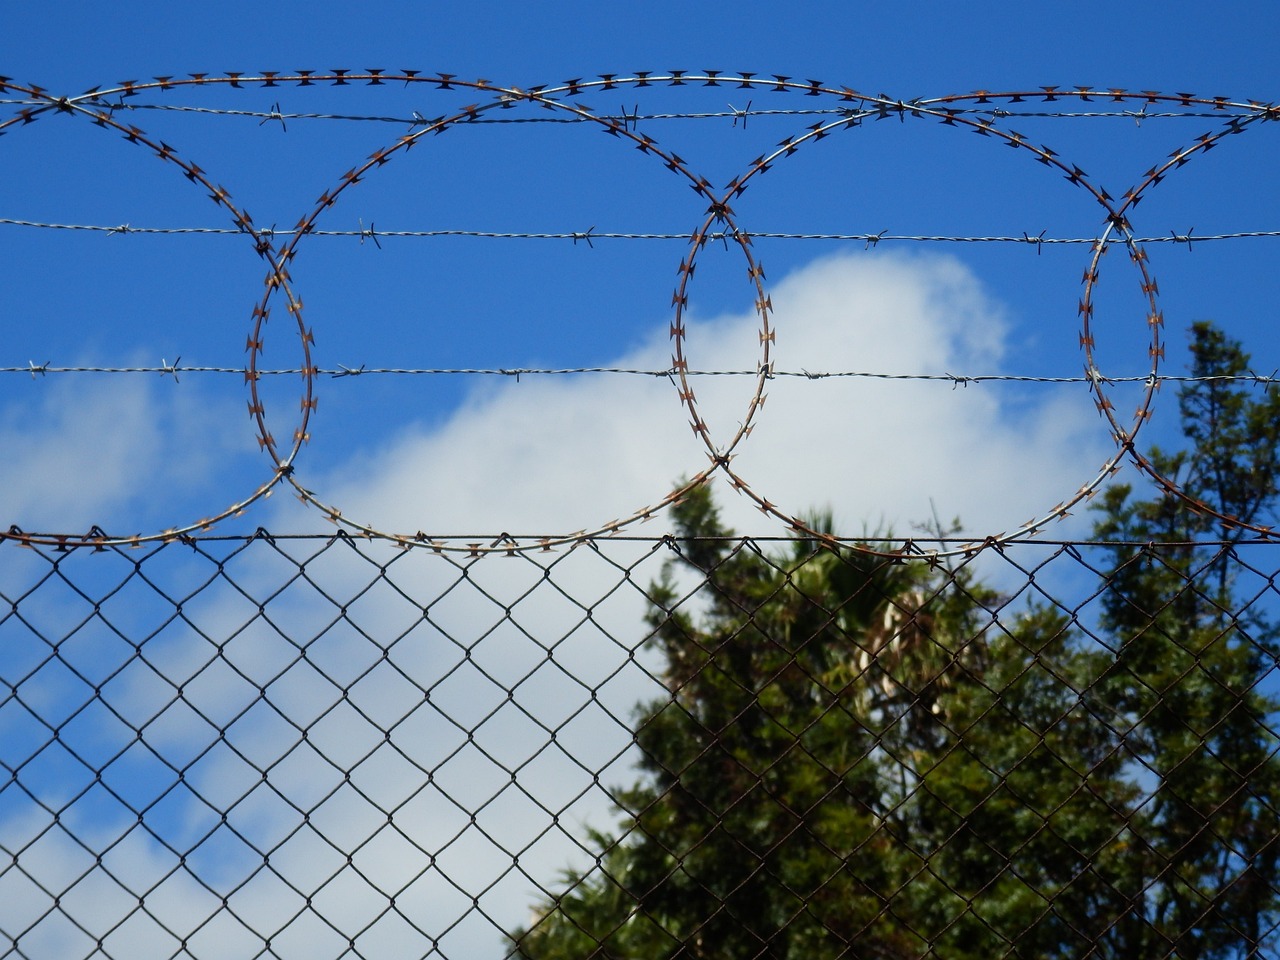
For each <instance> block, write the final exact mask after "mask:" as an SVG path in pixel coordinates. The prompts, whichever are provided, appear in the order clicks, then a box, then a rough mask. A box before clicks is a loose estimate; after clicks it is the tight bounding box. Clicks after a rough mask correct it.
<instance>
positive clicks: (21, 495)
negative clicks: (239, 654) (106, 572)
mask: <svg viewBox="0 0 1280 960" xmlns="http://www.w3.org/2000/svg"><path fill="white" fill-rule="evenodd" d="M127 362H128V361H126V363H127ZM88 376H89V375H77V379H76V381H75V382H72V381H71V380H70V379H68V378H57V379H51V380H50V381H49V382H47V383H46V382H40V383H38V384H37V385H36V386H37V389H38V391H39V392H38V394H37V395H36V396H34V397H24V396H22V395H20V394H16V393H15V394H11V395H10V396H11V397H12V399H11V400H10V402H8V403H7V404H5V406H4V407H3V408H2V409H0V449H3V450H4V456H3V457H0V491H3V493H2V494H0V503H2V504H3V511H4V513H3V522H4V524H5V526H6V527H7V526H8V525H9V524H11V523H16V524H17V525H18V526H20V527H22V528H23V529H26V530H38V531H56V532H70V533H80V532H83V531H85V530H87V529H88V528H89V526H90V525H92V524H98V525H99V526H101V527H103V528H104V529H106V530H107V531H108V532H111V533H124V534H125V535H127V534H132V533H135V532H140V531H141V532H146V533H151V532H153V529H159V528H160V527H161V525H164V526H174V525H177V524H178V523H183V524H185V523H191V522H194V521H196V520H198V519H199V518H200V517H201V516H203V515H207V514H209V513H212V512H214V509H215V508H216V509H222V508H225V507H226V506H227V505H228V504H229V503H231V502H233V501H235V500H237V499H241V498H243V497H245V496H247V495H248V494H249V493H250V492H251V491H252V489H253V486H252V485H250V486H249V487H248V488H247V489H243V490H228V489H227V478H228V477H229V476H234V475H235V473H234V471H233V470H232V469H231V464H230V463H229V462H228V458H229V457H232V456H244V455H245V454H249V453H256V445H255V444H254V443H253V435H252V431H250V430H247V429H245V428H244V423H245V422H247V421H245V419H244V417H243V414H242V412H241V411H243V409H244V405H243V404H244V401H243V398H241V397H239V396H236V397H235V398H234V400H230V401H224V400H222V399H219V398H215V397H212V396H211V395H210V393H209V392H208V391H206V390H205V389H203V388H202V387H201V386H200V385H199V384H197V383H189V382H184V383H182V384H181V385H175V384H173V383H172V382H164V383H161V382H157V381H156V380H152V379H143V378H142V377H140V376H132V377H124V376H111V377H110V379H104V378H95V379H86V378H87V377H88ZM51 377H52V375H51ZM231 410H234V412H235V414H236V416H235V419H234V420H232V419H231V418H230V417H229V416H227V415H226V413H227V412H228V411H231ZM258 472H259V473H261V470H259V471H258ZM256 482H260V481H254V483H256ZM193 502H195V503H198V504H199V505H198V506H195V507H193V506H191V504H192V503H193ZM195 510H203V511H204V513H203V514H201V513H194V512H192V511H195ZM148 523H150V524H152V525H153V529H148V528H147V524H148Z"/></svg>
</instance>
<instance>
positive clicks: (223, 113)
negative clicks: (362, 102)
mask: <svg viewBox="0 0 1280 960" xmlns="http://www.w3.org/2000/svg"><path fill="white" fill-rule="evenodd" d="M85 102H86V103H95V104H96V105H98V106H101V107H104V108H106V109H107V110H110V111H116V110H158V111H167V112H173V113H195V114H202V115H206V116H217V117H246V118H248V119H251V120H260V121H263V122H265V121H269V120H275V121H281V122H282V121H285V120H340V121H352V122H363V123H394V124H398V125H404V126H409V127H415V126H423V125H427V124H430V123H431V122H433V121H432V120H430V119H428V118H427V117H425V116H424V115H422V114H421V113H416V114H415V115H414V116H409V117H394V116H385V115H378V114H352V113H314V112H310V113H285V112H283V111H281V110H278V109H277V110H234V109H227V108H221V107H197V106H191V105H186V104H175V103H127V102H124V101H123V100H122V101H95V100H93V99H92V98H89V99H87V100H86V101H85ZM0 104H13V105H15V106H48V105H49V102H48V101H47V100H33V99H30V98H6V99H0ZM624 110H625V107H624ZM863 112H865V108H863V109H860V110H854V109H850V108H848V107H808V108H805V107H791V108H787V107H780V108H758V109H752V108H750V107H746V108H742V109H739V108H736V107H734V106H733V105H732V104H730V105H729V109H727V110H709V111H699V112H694V111H676V112H670V113H639V112H636V113H625V112H623V113H618V114H605V113H602V114H596V115H595V116H596V117H597V118H598V119H600V120H613V121H616V122H619V123H637V122H639V121H642V120H643V121H649V120H743V121H746V120H747V119H748V118H750V117H815V116H836V117H840V116H852V115H855V114H858V113H863ZM946 112H947V113H948V114H950V115H952V116H961V115H967V116H989V117H993V118H997V119H1005V118H1011V117H1012V118H1023V117H1026V118H1036V119H1053V120H1085V119H1121V120H1134V121H1136V122H1141V121H1143V120H1173V119H1200V120H1221V119H1223V118H1226V117H1231V116H1236V115H1244V116H1248V115H1251V114H1252V113H1253V112H1254V111H1249V110H1244V109H1240V108H1236V109H1235V110H1195V111H1183V112H1178V111H1150V112H1148V111H1145V110H1009V109H1007V108H1002V107H996V108H990V107H987V108H983V107H950V108H947V110H946ZM459 122H460V123H465V124H477V125H478V124H503V123H571V124H572V123H588V122H592V121H589V120H588V119H587V118H585V117H565V116H535V117H489V116H476V117H471V118H467V119H465V120H462V121H459Z"/></svg>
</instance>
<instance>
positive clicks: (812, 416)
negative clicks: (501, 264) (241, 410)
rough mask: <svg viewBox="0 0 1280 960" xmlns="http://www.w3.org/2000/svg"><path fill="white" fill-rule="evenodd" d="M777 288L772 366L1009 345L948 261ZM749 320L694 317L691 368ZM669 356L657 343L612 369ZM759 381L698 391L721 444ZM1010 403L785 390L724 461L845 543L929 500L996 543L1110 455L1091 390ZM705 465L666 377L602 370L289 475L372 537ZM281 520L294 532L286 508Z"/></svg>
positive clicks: (588, 507)
mask: <svg viewBox="0 0 1280 960" xmlns="http://www.w3.org/2000/svg"><path fill="white" fill-rule="evenodd" d="M770 292H771V296H772V299H773V303H774V308H775V312H774V325H775V328H776V330H777V344H776V348H775V353H774V359H775V361H776V364H777V367H776V368H777V369H779V370H807V371H809V372H811V373H815V372H832V371H840V370H858V371H864V372H875V373H908V374H919V373H932V374H939V373H944V372H945V373H956V374H976V373H994V372H999V371H1000V370H1002V369H1003V365H1004V362H1005V355H1006V353H1007V352H1008V349H1009V348H1008V342H1007V330H1006V324H1005V322H1004V320H1003V318H1002V315H1001V310H1000V307H999V305H998V304H997V303H996V302H994V301H993V300H992V299H991V298H990V296H989V295H988V294H987V293H986V292H985V291H984V289H983V286H982V284H981V283H980V282H979V280H978V279H977V278H976V277H975V276H974V275H973V274H972V273H971V272H970V271H969V270H968V269H967V268H966V267H964V266H963V265H962V264H961V263H960V262H959V261H957V260H955V259H952V258H949V257H932V256H931V257H906V256H898V255H892V254H885V255H880V254H876V255H867V254H863V255H860V256H856V257H853V256H837V257H831V258H827V259H824V260H819V261H817V262H815V263H813V264H811V265H809V266H808V267H806V268H804V269H801V270H798V271H796V272H795V273H793V274H792V275H790V276H788V277H786V278H785V279H783V280H782V281H781V282H779V283H777V284H776V285H775V286H774V287H773V288H772V289H771V291H770ZM758 326H759V321H758V319H757V318H756V317H755V316H753V315H748V316H729V317H720V318H711V319H699V318H693V319H690V321H689V322H688V330H689V333H688V343H687V352H688V356H689V358H690V364H691V366H692V367H694V368H701V369H725V368H734V369H741V368H742V366H743V363H744V358H745V357H749V356H753V355H754V353H753V349H754V348H752V349H751V350H747V349H744V345H746V346H747V347H751V345H753V344H756V343H758V337H757V334H756V331H757V328H758ZM1064 336H1065V334H1064ZM669 362H670V344H669V343H668V341H667V339H666V337H665V336H661V337H655V338H654V339H653V340H652V341H651V342H650V343H648V344H646V345H645V346H643V347H642V348H640V349H639V350H636V351H634V352H632V353H629V354H627V355H625V356H621V357H619V358H618V359H617V360H616V361H615V364H616V365H617V366H622V367H637V368H641V369H661V368H664V367H666V366H668V365H669ZM748 362H750V361H748ZM1013 366H1015V367H1016V363H1015V364H1013ZM753 384H754V381H753V380H752V379H751V378H747V377H721V378H714V377H702V378H697V379H696V381H695V389H696V392H697V396H698V402H699V406H700V410H701V412H702V413H703V416H704V419H705V420H706V421H707V422H708V424H709V425H710V427H711V429H712V433H713V435H714V436H715V437H716V438H717V440H718V441H720V442H723V441H724V440H727V438H728V437H729V436H730V435H731V433H732V431H733V430H734V429H735V428H736V425H737V423H738V421H739V419H740V418H741V417H742V415H743V414H744V413H745V412H746V409H747V404H748V402H749V400H750V397H751V393H752V388H753ZM1014 389H1015V388H1011V387H1010V386H1008V385H1007V384H990V383H988V384H983V385H971V386H968V387H965V388H953V387H952V386H951V385H950V384H948V383H945V382H919V381H884V380H874V379H861V378H859V379H849V378H831V379H824V380H807V379H793V378H777V379H775V380H774V381H773V382H772V383H771V384H769V387H768V400H767V402H766V404H765V406H764V408H763V410H762V411H761V412H760V414H759V416H758V417H757V420H756V427H755V431H754V433H753V434H752V435H751V436H750V437H748V438H746V440H745V441H744V442H743V443H742V444H740V445H739V447H738V449H737V451H736V454H737V458H736V459H735V461H734V467H735V469H736V470H737V471H738V473H739V474H740V475H741V476H742V477H743V479H745V480H746V481H747V482H748V483H749V484H750V485H751V487H752V488H753V489H754V490H756V491H757V492H758V493H760V494H761V495H762V496H764V497H767V498H768V499H769V500H771V501H772V502H774V503H776V504H778V505H779V506H781V507H782V508H784V509H786V510H788V511H789V512H791V513H801V512H807V511H811V510H812V509H814V508H828V507H829V508H831V509H833V510H834V511H835V513H836V516H837V518H838V519H839V520H840V521H841V522H842V524H843V529H842V530H841V531H840V532H842V533H847V534H850V535H857V534H860V533H862V532H864V531H865V530H866V529H867V528H870V529H877V528H883V527H884V526H886V525H889V526H892V527H893V528H894V529H895V530H898V531H905V530H906V529H907V528H908V527H909V526H910V524H911V523H912V522H913V521H918V520H922V519H926V518H928V517H929V516H930V514H931V510H932V507H931V503H932V504H933V505H936V508H937V510H938V511H939V513H940V514H941V515H942V516H943V517H944V518H946V519H948V520H949V519H950V518H951V517H952V516H957V515H958V516H960V517H961V518H962V519H963V520H964V521H965V526H966V530H968V531H972V532H974V533H976V534H980V535H985V534H987V533H997V532H1000V531H1003V530H1005V529H1008V528H1010V527H1013V526H1016V525H1017V524H1019V523H1021V522H1023V521H1026V520H1029V519H1031V518H1033V517H1036V516H1040V515H1042V514H1044V513H1045V512H1046V511H1047V510H1048V509H1049V508H1050V507H1051V506H1052V505H1053V504H1055V503H1057V502H1059V501H1060V500H1062V499H1063V498H1064V497H1066V496H1067V495H1069V494H1070V493H1071V492H1073V491H1074V490H1075V489H1076V488H1078V487H1079V486H1080V485H1081V484H1082V483H1083V482H1084V481H1086V480H1087V479H1089V478H1090V477H1091V476H1092V475H1093V473H1095V472H1096V469H1097V467H1098V466H1100V465H1101V463H1102V462H1103V460H1104V459H1105V457H1106V456H1107V454H1108V449H1107V445H1108V443H1109V441H1108V440H1107V437H1106V432H1105V430H1103V429H1102V428H1101V425H1100V423H1099V421H1098V420H1097V418H1096V415H1095V414H1094V410H1093V405H1092V403H1091V401H1090V398H1089V396H1088V395H1087V393H1086V391H1085V390H1084V389H1083V387H1078V388H1074V389H1064V388H1059V387H1053V386H1049V385H1039V386H1038V387H1036V388H1035V389H1037V391H1038V392H1037V393H1036V394H1035V396H1034V398H1033V400H1032V402H1030V403H1028V402H1026V400H1025V399H1024V398H1025V393H1019V394H1018V395H1017V397H1018V398H1017V399H1016V400H1015V399H1014V397H1015V393H1014ZM322 429H323V424H321V423H317V425H316V430H322ZM706 463H707V455H706V451H705V450H704V449H703V448H702V446H701V443H700V441H698V440H697V438H696V437H695V436H694V435H693V432H692V431H691V430H690V428H689V425H688V417H687V414H686V412H685V410H684V409H683V408H682V407H681V406H680V405H679V402H678V400H677V397H676V393H675V390H674V389H673V388H672V386H671V385H670V384H669V383H667V382H666V381H664V380H656V379H643V378H627V377H618V376H607V375H600V376H584V377H581V378H579V379H575V380H567V379H554V380H553V379H551V378H541V379H539V378H527V379H526V380H525V382H523V383H518V384H517V383H509V382H508V383H504V384H503V385H502V386H501V387H499V388H497V389H487V390H483V391H478V392H477V393H476V394H474V395H473V397H472V398H471V400H470V402H468V403H467V404H466V405H465V406H463V408H462V409H460V410H459V411H458V412H457V413H456V414H455V415H454V416H453V417H452V418H451V419H450V420H449V421H448V422H447V423H446V424H445V425H444V426H443V427H442V428H440V429H438V430H434V431H428V430H425V429H413V428H410V429H408V430H406V431H405V432H404V433H403V434H401V435H400V436H399V437H398V438H397V439H396V440H395V441H394V442H393V443H390V444H388V446H387V447H386V448H385V449H384V450H382V451H381V452H380V454H375V455H374V456H366V457H363V458H362V459H361V461H360V462H358V463H350V464H347V465H344V466H343V467H341V468H339V469H336V470H333V471H332V472H330V473H329V474H327V475H319V474H312V473H311V472H309V471H308V468H307V464H306V458H305V453H304V456H303V457H302V458H301V459H300V460H299V463H298V469H299V476H300V478H301V479H302V482H303V483H304V484H305V485H307V486H308V487H309V488H311V489H313V490H314V491H316V493H317V494H318V495H319V496H320V498H321V499H322V500H324V501H325V502H327V503H329V504H331V505H334V506H337V507H339V508H340V509H341V510H342V512H343V515H344V516H346V517H348V518H351V519H353V520H357V521H359V522H362V523H368V524H370V525H372V526H374V527H375V528H378V529H383V530H392V531H397V532H414V531H417V530H424V531H429V532H431V533H440V534H445V533H458V532H486V533H497V532H500V531H508V532H513V533H515V532H521V533H566V532H571V531H574V530H577V529H581V528H587V529H592V528H596V527H599V526H601V525H603V524H605V523H607V522H608V521H610V520H612V519H615V518H617V517H620V516H625V515H628V514H630V513H631V512H632V511H634V510H636V509H638V508H640V507H643V506H645V505H648V504H652V503H655V502H657V501H659V500H661V498H662V497H663V496H664V495H665V494H666V493H667V492H668V491H669V490H671V489H672V487H673V484H674V483H675V481H676V480H677V479H678V478H679V477H681V476H684V475H688V474H690V473H693V472H696V471H697V470H700V469H702V467H703V466H704V465H705V464H706ZM722 486H723V485H722ZM724 506H725V511H726V516H727V519H728V520H729V521H730V522H731V523H732V525H733V526H734V527H735V529H737V530H738V531H739V532H741V533H748V534H756V535H777V534H779V533H784V532H785V526H784V525H783V524H781V523H779V522H777V521H773V520H770V519H768V518H766V517H763V516H762V515H761V514H760V513H759V512H758V511H756V510H755V508H754V505H752V504H751V503H750V502H748V501H747V500H746V499H745V498H744V499H742V500H734V499H732V498H729V499H726V500H725V501H724ZM281 521H283V522H281ZM273 522H274V523H276V524H277V525H279V526H283V527H285V528H288V527H290V526H296V525H297V524H298V523H299V522H302V521H301V520H300V517H299V516H298V515H297V514H295V513H289V512H286V513H285V514H283V515H280V520H279V521H273Z"/></svg>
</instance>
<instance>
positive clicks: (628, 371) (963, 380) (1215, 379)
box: [0, 361, 1280, 386]
mask: <svg viewBox="0 0 1280 960" xmlns="http://www.w3.org/2000/svg"><path fill="white" fill-rule="evenodd" d="M248 372H249V371H248V370H247V368H245V367H215V366H183V365H181V364H179V363H178V362H176V361H175V362H174V363H172V364H170V363H167V362H164V361H162V362H161V364H160V365H159V366H133V367H108V366H55V365H53V364H50V363H42V364H37V363H34V362H28V364H27V365H26V366H24V367H17V366H10V367H0V374H6V373H8V374H15V373H25V374H29V375H31V376H32V377H33V378H34V377H36V376H45V375H46V374H71V373H107V374H137V373H144V374H145V373H156V374H161V375H169V376H173V377H175V378H176V377H177V376H178V375H179V374H188V373H210V374H232V375H235V376H244V375H245V374H247V373H248ZM306 372H308V371H304V370H303V369H301V368H299V367H294V368H283V369H269V370H255V371H253V373H254V374H255V375H256V376H259V377H273V376H286V375H291V376H300V375H302V374H303V373H306ZM310 373H311V374H312V375H314V376H325V377H331V378H335V379H337V378H342V377H360V376H502V377H515V378H517V379H519V378H520V377H522V376H566V375H573V374H593V373H604V374H619V375H628V376H640V377H667V378H669V377H675V376H677V375H678V374H679V371H678V370H676V368H675V367H668V368H666V369H662V370H649V369H643V368H638V367H368V366H365V365H363V364H362V365H360V366H358V367H348V366H344V365H342V364H339V365H338V366H337V367H335V368H317V369H314V370H311V371H310ZM685 376H689V377H758V376H760V371H759V370H686V371H685ZM778 377H795V378H803V379H805V380H829V379H836V378H845V379H866V380H921V381H938V382H943V383H951V384H953V385H955V386H964V385H967V384H970V383H994V382H1012V383H1166V382H1167V383H1223V382H1238V383H1253V384H1258V385H1263V386H1272V385H1275V384H1278V383H1280V370H1277V371H1275V372H1273V373H1271V374H1257V373H1248V374H1235V375H1232V376H1210V377H1194V376H1186V375H1177V374H1158V375H1156V376H1154V377H1153V376H1151V375H1150V374H1146V375H1140V376H1121V377H1108V376H1105V375H1103V374H1102V373H1096V374H1093V375H1080V376H1071V377H1049V376H1032V375H1027V374H1009V373H983V374H954V373H876V372H873V371H866V370H831V371H815V370H771V371H769V372H768V373H767V374H765V379H767V380H772V379H776V378H778Z"/></svg>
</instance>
